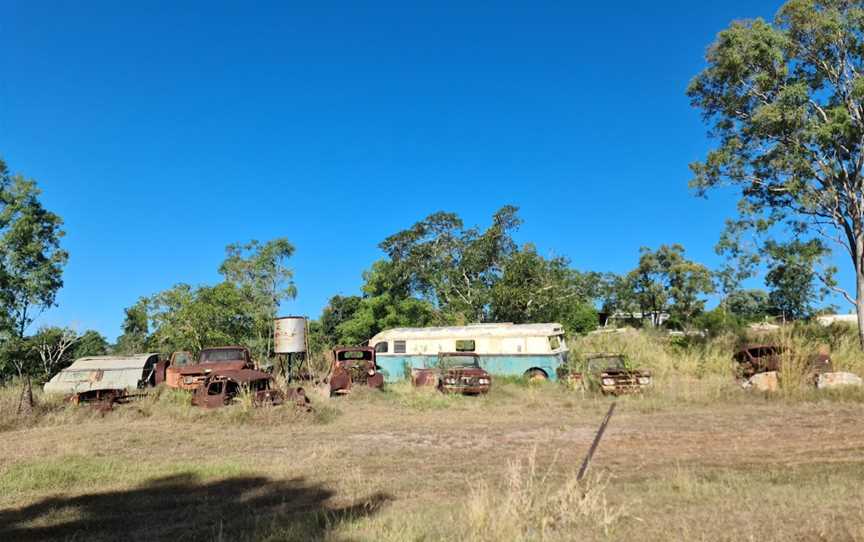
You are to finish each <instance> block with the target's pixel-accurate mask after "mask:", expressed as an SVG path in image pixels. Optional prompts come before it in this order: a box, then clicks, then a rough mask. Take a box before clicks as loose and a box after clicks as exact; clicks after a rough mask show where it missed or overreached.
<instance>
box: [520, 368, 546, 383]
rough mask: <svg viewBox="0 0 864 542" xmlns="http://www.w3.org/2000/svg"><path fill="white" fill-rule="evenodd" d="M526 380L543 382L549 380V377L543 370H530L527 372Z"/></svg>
mask: <svg viewBox="0 0 864 542" xmlns="http://www.w3.org/2000/svg"><path fill="white" fill-rule="evenodd" d="M525 378H526V379H528V381H529V382H542V381H544V380H548V379H549V375H547V374H546V371H544V370H542V369H528V370H527V371H525Z"/></svg>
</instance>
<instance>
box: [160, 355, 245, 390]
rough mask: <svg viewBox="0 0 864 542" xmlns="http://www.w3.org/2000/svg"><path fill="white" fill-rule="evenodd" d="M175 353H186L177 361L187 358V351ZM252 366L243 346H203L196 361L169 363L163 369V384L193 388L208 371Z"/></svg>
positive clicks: (231, 369)
mask: <svg viewBox="0 0 864 542" xmlns="http://www.w3.org/2000/svg"><path fill="white" fill-rule="evenodd" d="M177 354H186V356H183V357H182V358H179V359H178V361H179V360H180V359H187V360H188V359H189V356H188V353H187V352H175V356H176V355H177ZM172 359H173V357H172ZM254 368H255V364H254V363H253V362H252V356H251V355H250V354H249V349H248V348H246V347H244V346H221V347H218V348H205V349H204V350H202V351H201V353H200V354H199V355H198V361H197V363H188V361H187V363H186V364H185V365H184V364H180V363H178V364H177V365H174V364H173V363H172V364H171V365H169V366H168V368H167V369H166V370H165V384H166V385H168V386H170V387H172V388H179V389H184V390H194V389H196V388H198V386H200V385H201V384H202V383H203V382H204V380H206V377H207V375H209V374H210V373H214V372H218V371H239V370H242V369H254Z"/></svg>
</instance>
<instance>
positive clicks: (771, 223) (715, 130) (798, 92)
mask: <svg viewBox="0 0 864 542" xmlns="http://www.w3.org/2000/svg"><path fill="white" fill-rule="evenodd" d="M707 60H708V66H707V67H706V68H705V70H704V71H702V73H700V74H699V75H697V76H696V77H695V78H694V79H693V81H692V82H691V84H690V86H689V88H688V91H687V93H688V96H689V97H690V98H691V101H692V103H693V105H694V106H695V107H697V108H699V109H701V111H702V113H703V116H704V119H705V121H706V123H707V124H708V125H709V126H710V129H711V135H712V136H714V137H715V138H716V140H717V142H718V145H717V146H716V148H714V149H713V150H711V151H710V152H709V153H708V155H707V157H706V158H705V160H704V161H702V162H698V163H695V164H693V165H692V166H691V168H692V170H693V172H694V174H695V176H694V179H693V180H692V185H693V186H694V187H695V188H696V189H697V191H698V192H699V193H703V194H704V193H705V191H707V190H709V189H711V188H714V187H716V186H718V185H730V184H731V185H733V186H735V187H737V188H738V189H739V190H740V196H741V199H740V202H739V211H740V214H741V216H740V217H739V220H738V221H737V224H738V225H745V226H747V227H750V228H754V229H756V230H757V231H760V232H762V233H765V232H770V231H778V228H780V227H784V228H783V229H784V230H785V232H786V233H787V234H791V235H792V236H794V237H796V238H799V239H800V238H805V239H806V240H812V239H820V240H828V241H830V242H836V243H837V244H839V245H840V246H842V247H843V248H844V249H845V251H846V252H847V253H848V255H849V257H850V259H851V263H852V266H853V268H854V269H855V276H856V290H855V291H854V292H847V291H845V290H842V289H840V288H839V287H838V286H837V284H836V283H834V281H833V279H831V277H830V275H826V276H824V277H823V278H824V279H825V281H826V284H827V285H828V286H829V287H831V288H833V289H834V290H835V291H838V292H840V293H841V294H842V295H843V296H844V297H845V298H846V299H847V300H849V301H850V302H851V303H853V304H854V305H855V306H856V308H857V312H858V320H859V336H860V339H861V343H862V346H864V326H862V325H860V324H864V2H861V1H843V0H790V1H789V2H787V3H786V4H784V5H783V6H782V7H781V8H780V10H779V11H778V13H777V15H776V18H775V19H774V21H773V22H767V21H765V20H762V19H756V20H750V21H738V22H734V23H732V24H731V26H730V27H729V28H727V29H726V30H724V31H722V32H720V34H719V35H718V36H717V39H716V41H715V42H714V43H713V45H711V47H710V49H709V50H708V54H707Z"/></svg>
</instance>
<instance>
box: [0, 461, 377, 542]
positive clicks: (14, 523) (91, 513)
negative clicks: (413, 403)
mask: <svg viewBox="0 0 864 542" xmlns="http://www.w3.org/2000/svg"><path fill="white" fill-rule="evenodd" d="M333 497H335V493H334V492H333V491H332V490H330V489H328V488H325V487H323V486H320V485H310V484H307V483H306V482H304V480H302V479H296V480H288V481H274V480H270V479H267V478H262V477H236V478H227V479H223V480H217V481H208V482H202V481H201V480H199V479H198V477H197V476H195V475H192V474H181V475H178V476H170V477H166V478H159V479H154V480H151V481H149V482H146V483H145V484H143V485H141V486H140V487H138V488H135V489H130V490H123V491H111V492H104V493H88V494H84V495H77V496H72V497H65V496H55V497H49V498H46V499H44V500H42V501H39V502H37V503H34V504H31V505H29V506H25V507H23V508H18V509H8V510H0V540H69V539H75V540H121V539H122V540H257V539H262V538H267V539H273V540H321V539H323V538H324V537H325V536H326V535H327V534H328V533H329V532H330V531H331V530H333V529H335V528H336V527H338V526H339V525H340V524H342V523H344V522H350V521H353V520H356V519H360V518H363V517H367V516H371V515H374V514H375V513H377V512H378V510H380V509H381V508H382V507H383V506H384V505H385V504H386V503H387V502H389V501H390V500H392V498H391V497H390V496H389V495H386V494H382V493H376V494H373V495H370V496H369V497H367V498H365V499H362V500H361V501H359V502H355V503H352V504H349V505H347V506H344V507H336V506H332V505H331V503H330V502H329V501H330V500H331V499H332V498H333Z"/></svg>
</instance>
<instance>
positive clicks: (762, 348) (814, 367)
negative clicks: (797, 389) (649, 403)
mask: <svg viewBox="0 0 864 542" xmlns="http://www.w3.org/2000/svg"><path fill="white" fill-rule="evenodd" d="M793 356H794V353H792V352H789V350H788V349H787V348H786V347H784V346H780V345H776V344H748V345H745V346H743V347H741V348H739V349H738V351H737V352H735V354H734V355H733V356H732V359H733V360H734V361H735V377H736V378H737V379H738V380H749V379H750V378H752V377H753V376H754V375H756V374H759V373H768V372H772V371H779V370H780V369H781V367H782V365H783V359H784V358H790V359H791V358H792V357H793ZM804 370H805V371H806V376H807V377H808V379H810V380H812V381H813V383H814V384H815V383H816V381H817V380H818V378H819V375H820V374H822V373H830V372H831V371H833V363H832V362H831V358H830V356H828V355H827V354H822V353H816V354H811V355H810V356H809V357H808V358H807V360H806V367H805V368H804Z"/></svg>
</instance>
